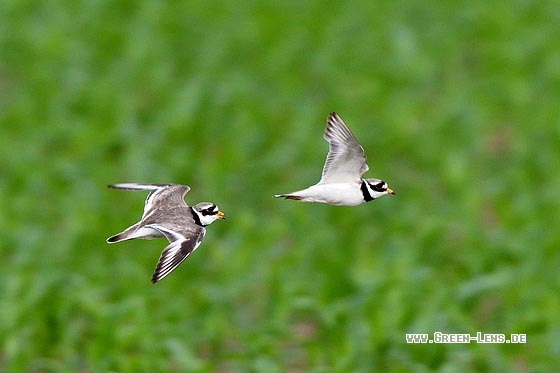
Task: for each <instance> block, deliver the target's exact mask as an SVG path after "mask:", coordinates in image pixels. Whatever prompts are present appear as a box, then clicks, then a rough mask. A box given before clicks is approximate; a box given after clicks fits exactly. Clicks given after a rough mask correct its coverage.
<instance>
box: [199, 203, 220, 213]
mask: <svg viewBox="0 0 560 373" xmlns="http://www.w3.org/2000/svg"><path fill="white" fill-rule="evenodd" d="M217 213H218V211H217V209H216V205H212V206H210V207H208V208H206V209H203V210H202V215H216V214H217Z"/></svg>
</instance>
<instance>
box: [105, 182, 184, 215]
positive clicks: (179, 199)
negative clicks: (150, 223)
mask: <svg viewBox="0 0 560 373" xmlns="http://www.w3.org/2000/svg"><path fill="white" fill-rule="evenodd" d="M109 188H113V189H124V190H151V192H150V194H148V197H146V203H145V204H144V214H143V215H142V220H144V219H145V218H146V217H147V216H148V215H149V214H150V213H152V212H153V211H154V210H156V209H162V208H167V207H172V208H173V207H177V206H182V205H186V203H185V200H184V199H183V198H184V197H185V194H187V193H188V192H189V190H191V188H190V187H189V186H187V185H180V184H137V183H121V184H111V185H109Z"/></svg>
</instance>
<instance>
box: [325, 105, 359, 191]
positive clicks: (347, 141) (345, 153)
mask: <svg viewBox="0 0 560 373" xmlns="http://www.w3.org/2000/svg"><path fill="white" fill-rule="evenodd" d="M323 138H324V139H325V140H326V141H327V142H328V143H329V153H328V154H327V160H326V162H325V165H324V166H323V175H322V177H321V181H320V182H319V183H320V184H321V183H323V184H325V183H351V182H359V181H360V179H361V176H362V175H363V174H364V172H366V171H367V170H368V169H369V167H368V165H367V164H366V156H365V154H364V149H363V148H362V146H361V145H360V144H359V143H358V140H356V138H355V137H354V135H353V134H352V132H351V131H350V129H349V128H348V127H347V126H346V124H344V122H343V121H342V119H341V118H340V117H339V116H338V115H337V114H336V113H330V114H329V117H328V119H327V128H326V129H325V134H324V136H323Z"/></svg>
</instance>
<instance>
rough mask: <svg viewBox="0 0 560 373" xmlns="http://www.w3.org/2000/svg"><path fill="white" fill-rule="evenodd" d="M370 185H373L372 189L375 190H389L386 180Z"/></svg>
mask: <svg viewBox="0 0 560 373" xmlns="http://www.w3.org/2000/svg"><path fill="white" fill-rule="evenodd" d="M369 185H370V186H371V189H373V190H375V191H376V192H385V191H386V190H387V184H386V183H385V182H384V181H380V182H379V183H375V184H369Z"/></svg>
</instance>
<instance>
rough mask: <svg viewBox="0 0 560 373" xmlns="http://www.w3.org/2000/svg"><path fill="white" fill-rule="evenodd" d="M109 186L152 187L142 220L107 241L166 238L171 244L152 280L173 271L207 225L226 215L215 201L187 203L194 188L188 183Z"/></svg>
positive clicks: (156, 279)
mask: <svg viewBox="0 0 560 373" xmlns="http://www.w3.org/2000/svg"><path fill="white" fill-rule="evenodd" d="M109 188H113V189H124V190H149V191H151V192H150V194H149V195H148V197H147V198H146V203H145V204H144V213H143V215H142V218H141V219H140V221H139V222H138V223H136V224H134V225H132V226H130V227H129V228H127V229H125V230H124V231H122V232H121V233H118V234H116V235H114V236H111V237H109V238H107V242H108V243H115V242H120V241H125V240H132V239H135V238H142V239H148V240H149V239H154V238H158V237H165V238H167V240H168V241H169V245H167V247H166V248H165V249H163V252H162V253H161V256H160V258H159V261H158V263H157V266H156V269H155V271H154V274H153V275H152V282H153V283H155V282H158V281H160V280H161V279H163V278H164V277H165V276H167V275H168V274H169V273H171V272H172V271H173V270H174V269H175V268H177V266H178V265H179V264H181V263H182V262H183V260H185V259H186V258H187V257H188V256H189V255H190V254H191V253H192V252H193V251H195V250H196V249H197V248H198V246H199V245H200V243H201V242H202V239H203V238H204V235H205V234H206V228H205V227H206V226H207V225H209V224H211V223H212V222H214V221H216V220H218V219H225V217H224V213H223V212H221V211H220V210H219V209H218V206H216V205H215V204H213V203H210V202H201V203H198V204H196V205H194V206H192V207H191V206H189V205H187V204H186V203H185V200H184V199H183V198H184V197H185V194H187V192H188V191H189V190H190V189H191V188H190V187H188V186H186V185H179V184H136V183H124V184H112V185H109Z"/></svg>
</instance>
